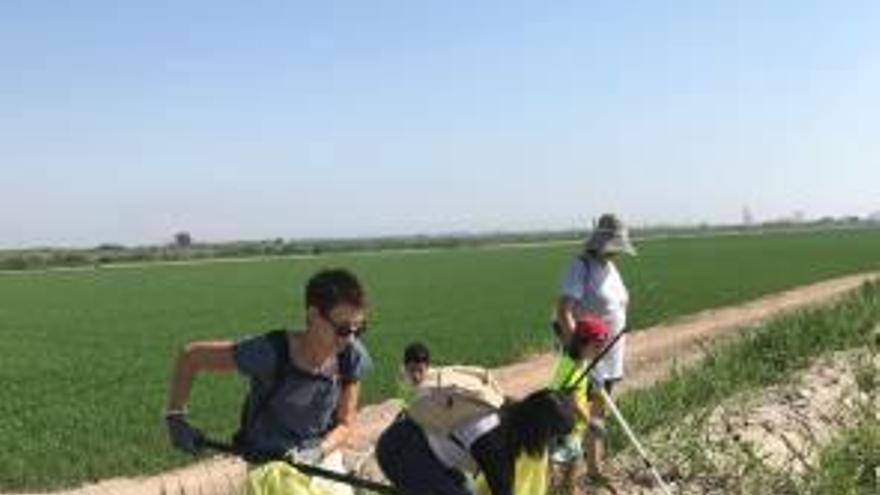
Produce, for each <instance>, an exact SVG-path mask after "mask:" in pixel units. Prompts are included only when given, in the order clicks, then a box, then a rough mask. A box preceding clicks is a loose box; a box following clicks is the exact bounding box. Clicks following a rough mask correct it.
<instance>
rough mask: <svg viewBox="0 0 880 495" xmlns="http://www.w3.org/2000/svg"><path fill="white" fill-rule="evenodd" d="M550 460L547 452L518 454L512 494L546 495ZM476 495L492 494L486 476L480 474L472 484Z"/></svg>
mask: <svg viewBox="0 0 880 495" xmlns="http://www.w3.org/2000/svg"><path fill="white" fill-rule="evenodd" d="M549 467H550V461H549V459H548V458H547V452H546V451H545V452H544V454H543V455H541V456H538V457H535V456H530V455H528V454H526V453H522V454H520V456H519V457H518V458H517V459H516V466H515V470H514V479H513V494H514V495H546V493H547V486H548V482H549V472H548V469H549ZM474 488H475V490H474V493H475V494H476V495H492V491H491V490H490V489H489V483H488V482H486V478H485V477H484V476H483V475H482V474H480V475H477V479H476V482H475V486H474Z"/></svg>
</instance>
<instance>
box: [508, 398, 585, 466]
mask: <svg viewBox="0 0 880 495" xmlns="http://www.w3.org/2000/svg"><path fill="white" fill-rule="evenodd" d="M505 409H506V411H505V414H504V415H503V416H502V418H503V423H504V424H505V426H506V427H507V434H508V440H509V442H510V443H509V446H510V452H508V453H507V454H508V455H511V456H513V459H516V458H517V457H518V456H519V454H520V453H522V452H527V453H529V454H531V455H540V454H541V452H542V451H543V450H544V449H546V448H547V447H548V446H549V444H550V442H551V441H552V440H553V439H554V438H557V437H559V436H562V435H567V434H568V433H569V432H571V430H572V429H573V428H574V424H575V420H576V413H575V405H574V401H573V400H572V398H571V397H570V396H569V395H566V394H564V393H562V392H559V391H556V390H550V389H546V388H545V389H541V390H538V391H537V392H533V393H531V394H529V395H528V396H527V397H526V398H525V399H523V400H521V401H519V402H514V403H513V404H510V405H509V406H507V407H506V408H505Z"/></svg>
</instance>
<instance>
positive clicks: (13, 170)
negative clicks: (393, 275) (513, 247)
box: [0, 0, 880, 247]
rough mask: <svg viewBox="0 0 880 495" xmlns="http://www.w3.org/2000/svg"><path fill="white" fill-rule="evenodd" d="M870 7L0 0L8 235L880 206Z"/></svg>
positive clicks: (874, 21) (3, 225)
mask: <svg viewBox="0 0 880 495" xmlns="http://www.w3.org/2000/svg"><path fill="white" fill-rule="evenodd" d="M878 26H880V2H876V1H860V2H848V1H835V2H829V1H805V0H799V1H782V0H774V1H766V0H762V1H725V2H722V1H717V2H716V1H705V0H695V1H658V0H644V1H637V0H632V1H587V0H581V1H571V2H565V1H553V2H537V1H533V2H523V3H519V2H514V1H511V0H506V1H475V0H449V1H412V0H401V1H399V2H386V1H350V2H329V1H313V2H295V1H277V2H262V1H239V2H231V1H219V0H212V1H184V2H181V1H143V2H118V1H109V0H108V1H98V0H77V1H72V0H71V1H61V0H53V1H49V0H45V1H44V0H4V1H2V2H0V211H2V212H3V214H2V215H0V247H15V246H32V245H46V244H51V245H94V244H97V243H100V242H123V243H156V242H165V241H167V240H169V239H170V237H171V235H172V234H173V232H175V231H177V230H181V229H185V230H189V231H191V232H192V234H193V237H194V238H196V239H203V240H227V239H242V238H245V239H255V238H274V237H285V238H299V237H314V236H343V237H349V236H363V235H382V234H414V233H437V232H448V231H483V230H499V229H504V230H510V229H535V228H569V227H581V226H583V225H584V224H585V223H586V222H587V220H588V219H589V218H591V217H593V216H596V215H598V214H599V213H601V212H602V211H605V210H611V211H617V212H619V213H620V214H621V215H622V216H623V217H624V219H626V220H628V221H629V222H630V223H633V224H646V223H665V222H701V221H709V222H733V221H739V220H740V218H741V215H742V210H743V206H744V205H748V206H749V208H750V209H751V210H752V212H753V213H754V215H755V217H756V218H757V219H759V220H760V219H767V218H772V217H779V216H787V215H791V214H792V212H794V211H797V210H800V211H803V212H804V213H805V214H806V215H807V216H808V217H815V216H821V215H826V214H828V215H835V216H836V215H843V214H858V215H864V214H867V213H870V212H872V211H876V210H880V159H878V158H880V120H878V115H880V56H878V54H880V29H878Z"/></svg>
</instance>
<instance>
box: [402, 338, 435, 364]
mask: <svg viewBox="0 0 880 495" xmlns="http://www.w3.org/2000/svg"><path fill="white" fill-rule="evenodd" d="M430 362H431V353H430V352H429V351H428V346H426V345H425V344H423V343H421V342H413V343H411V344H410V345H408V346H406V349H404V351H403V364H409V363H425V364H430Z"/></svg>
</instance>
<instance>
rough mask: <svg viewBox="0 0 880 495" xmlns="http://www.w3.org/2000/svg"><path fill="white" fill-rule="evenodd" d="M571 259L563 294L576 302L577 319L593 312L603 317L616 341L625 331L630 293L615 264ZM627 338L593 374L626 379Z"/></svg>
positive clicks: (563, 282) (616, 346) (606, 356)
mask: <svg viewBox="0 0 880 495" xmlns="http://www.w3.org/2000/svg"><path fill="white" fill-rule="evenodd" d="M586 260H587V261H586V262H584V260H583V259H581V258H580V257H576V258H574V259H573V260H572V262H571V265H569V267H568V271H567V272H566V273H565V277H563V279H562V290H561V291H560V293H561V295H563V296H567V297H570V298H572V299H574V300H575V301H577V304H576V305H575V317H577V316H580V315H581V314H583V313H592V314H594V315H597V316H599V317H601V318H602V320H604V321H605V324H607V325H608V329H609V330H610V331H611V335H610V336H609V338H611V339H613V338H614V337H615V336H617V334H619V333H620V332H621V331H623V329H624V328H626V306H627V304H628V303H629V292H627V290H626V286H625V285H623V280H622V279H621V278H620V273H619V272H618V271H617V267H616V266H614V263H613V262H611V261H607V262H605V263H602V262H601V261H599V260H597V259H595V258H592V257H587V258H586ZM625 340H626V336H623V337H621V338H620V340H618V341H617V343H616V344H615V345H614V347H612V348H611V350H610V351H608V353H607V354H605V357H603V358H602V360H601V361H599V363H598V364H597V365H596V367H595V368H593V375H594V376H596V377H597V378H601V379H606V380H607V379H620V378H623V353H624V347H625V342H624V341H625Z"/></svg>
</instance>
